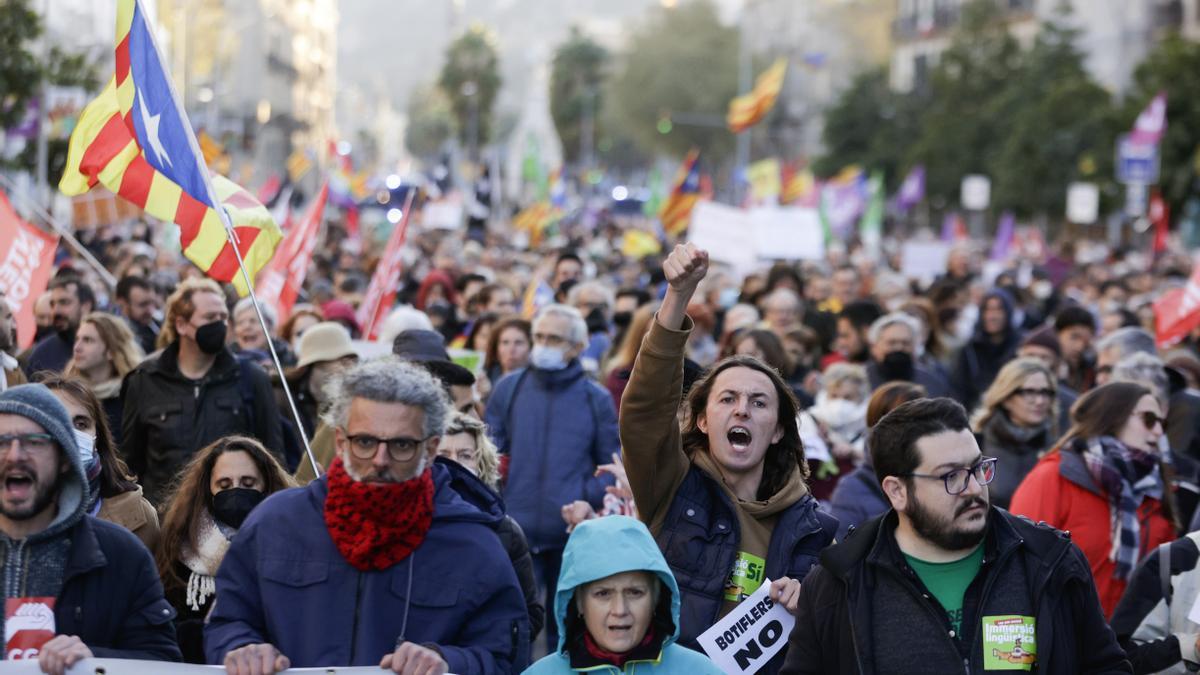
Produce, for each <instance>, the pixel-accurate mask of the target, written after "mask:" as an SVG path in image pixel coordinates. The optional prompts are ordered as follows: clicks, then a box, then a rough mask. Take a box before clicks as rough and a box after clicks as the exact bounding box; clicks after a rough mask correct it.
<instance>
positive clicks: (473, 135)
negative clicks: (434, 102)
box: [460, 80, 479, 162]
mask: <svg viewBox="0 0 1200 675" xmlns="http://www.w3.org/2000/svg"><path fill="white" fill-rule="evenodd" d="M460 91H461V92H462V95H463V96H466V97H467V102H468V107H469V115H468V117H467V152H468V153H469V157H470V159H471V161H472V162H476V161H478V160H479V96H478V94H479V85H477V84H475V82H474V80H467V81H466V82H464V83H463V85H462V89H461V90H460Z"/></svg>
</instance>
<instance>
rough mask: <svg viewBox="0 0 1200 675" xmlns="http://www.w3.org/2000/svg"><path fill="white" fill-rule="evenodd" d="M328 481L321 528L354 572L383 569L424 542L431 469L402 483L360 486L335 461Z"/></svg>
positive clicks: (429, 518) (429, 515)
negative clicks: (326, 530) (324, 529)
mask: <svg viewBox="0 0 1200 675" xmlns="http://www.w3.org/2000/svg"><path fill="white" fill-rule="evenodd" d="M328 480H329V494H328V495H327V496H326V497H325V526H326V527H327V528H328V529H329V535H330V536H331V537H332V538H333V542H334V544H336V545H337V548H338V551H339V552H340V553H341V554H342V557H344V558H345V559H346V561H347V562H349V563H350V564H351V565H353V566H354V567H355V568H356V569H358V570H362V571H364V572H366V571H370V570H384V569H387V568H389V567H391V566H392V565H395V564H396V563H398V562H400V561H401V560H403V559H405V558H406V557H408V555H409V554H410V553H412V552H413V551H414V550H416V548H417V547H418V546H420V545H421V542H422V541H424V540H425V534H426V533H427V532H429V527H430V525H431V524H432V523H433V470H432V469H431V468H426V469H425V471H423V472H422V473H421V475H420V476H417V477H415V478H411V479H409V480H406V481H404V482H401V483H364V482H360V481H356V480H354V479H353V478H351V477H350V475H349V474H348V473H346V468H345V466H343V465H342V458H341V457H338V458H336V459H334V460H333V464H332V465H330V467H329V478H328Z"/></svg>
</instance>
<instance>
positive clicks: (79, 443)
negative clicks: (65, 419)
mask: <svg viewBox="0 0 1200 675" xmlns="http://www.w3.org/2000/svg"><path fill="white" fill-rule="evenodd" d="M71 431H72V432H74V433H75V445H76V447H78V448H79V459H80V460H82V461H83V463H84V464H87V463H88V462H89V461H91V459H92V455H93V454H95V452H96V437H95V436H93V435H91V434H88V433H85V432H83V431H80V430H78V429H72V430H71Z"/></svg>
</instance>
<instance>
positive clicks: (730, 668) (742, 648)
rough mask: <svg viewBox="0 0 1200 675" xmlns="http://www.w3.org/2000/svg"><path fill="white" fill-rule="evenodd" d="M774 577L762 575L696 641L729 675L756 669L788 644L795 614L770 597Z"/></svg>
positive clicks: (751, 671)
mask: <svg viewBox="0 0 1200 675" xmlns="http://www.w3.org/2000/svg"><path fill="white" fill-rule="evenodd" d="M770 591H771V580H770V579H763V582H762V585H761V586H759V587H758V590H757V591H755V592H753V593H751V594H750V597H748V598H746V599H745V600H744V601H742V603H741V604H740V605H738V606H737V607H736V608H735V609H734V610H733V611H732V612H730V613H729V614H726V615H725V618H723V619H721V620H720V621H718V622H717V623H716V624H714V625H713V627H712V628H709V629H708V630H707V631H705V632H704V633H703V634H702V635H700V637H698V638H696V641H697V642H699V643H700V647H701V648H703V649H704V651H705V652H706V653H707V654H708V658H710V659H712V661H713V663H715V664H717V667H718V668H720V669H721V670H723V671H725V672H726V673H728V674H729V675H740V674H741V673H757V672H758V671H759V669H760V668H762V667H763V666H764V665H766V664H767V662H768V661H770V660H771V658H772V657H773V656H775V655H776V654H778V653H779V651H780V650H782V649H783V648H784V647H786V646H787V638H788V635H789V634H790V633H791V632H792V626H793V625H794V624H795V623H796V617H794V616H792V615H791V614H789V613H788V611H787V609H785V608H784V607H783V605H779V604H776V603H775V602H774V601H772V600H771V598H770Z"/></svg>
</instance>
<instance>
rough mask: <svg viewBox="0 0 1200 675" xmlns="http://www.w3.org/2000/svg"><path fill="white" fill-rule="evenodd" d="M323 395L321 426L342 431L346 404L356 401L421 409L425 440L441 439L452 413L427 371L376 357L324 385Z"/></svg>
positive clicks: (391, 358)
mask: <svg viewBox="0 0 1200 675" xmlns="http://www.w3.org/2000/svg"><path fill="white" fill-rule="evenodd" d="M325 395H326V396H327V397H328V398H329V410H327V411H326V412H325V415H324V420H325V422H326V423H327V424H329V425H330V426H335V427H342V428H345V426H346V423H347V422H348V421H349V419H350V404H351V403H352V402H353V401H354V399H356V398H364V399H367V400H369V401H377V402H379V403H403V404H405V405H409V406H413V407H415V408H421V409H422V410H424V411H425V426H424V433H425V437H426V438H432V437H434V436H441V435H442V432H444V431H445V430H446V423H447V422H448V421H449V419H450V412H452V411H451V408H450V399H449V398H448V397H447V396H446V390H445V388H444V387H443V386H442V383H441V381H439V380H437V379H436V378H434V376H433V375H430V374H429V371H428V370H425V369H424V368H422V367H420V366H416V365H413V364H411V363H409V362H407V361H402V360H400V359H399V358H397V357H395V356H380V357H378V358H374V359H370V360H368V361H363V362H361V363H358V364H356V365H354V366H352V367H351V368H350V369H348V370H346V371H345V372H343V373H341V374H340V375H337V376H335V377H334V378H333V379H331V380H330V381H329V383H328V384H326V385H325Z"/></svg>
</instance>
